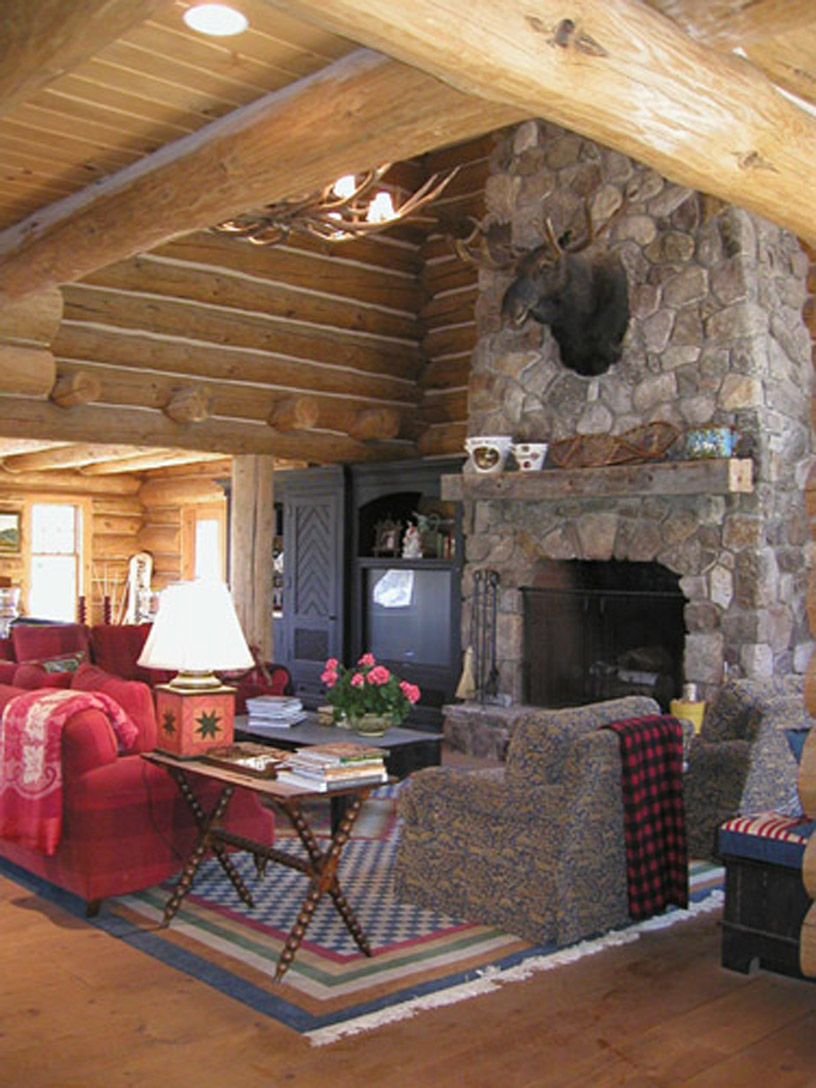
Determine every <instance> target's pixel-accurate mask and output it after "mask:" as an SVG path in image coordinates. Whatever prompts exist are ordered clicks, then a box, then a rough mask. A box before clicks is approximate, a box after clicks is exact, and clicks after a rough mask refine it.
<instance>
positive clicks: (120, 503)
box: [0, 471, 142, 623]
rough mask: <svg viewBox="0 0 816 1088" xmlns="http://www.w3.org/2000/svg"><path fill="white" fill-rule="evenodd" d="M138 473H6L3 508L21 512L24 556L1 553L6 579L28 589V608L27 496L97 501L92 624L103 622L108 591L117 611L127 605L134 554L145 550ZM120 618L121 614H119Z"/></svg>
mask: <svg viewBox="0 0 816 1088" xmlns="http://www.w3.org/2000/svg"><path fill="white" fill-rule="evenodd" d="M138 487H139V481H138V479H136V478H135V477H130V478H127V477H124V478H123V477H118V476H103V477H98V478H95V479H93V480H90V481H89V480H88V479H87V478H86V477H84V476H83V475H82V474H81V473H79V472H67V471H65V472H33V473H19V474H15V475H13V476H12V475H10V474H6V473H0V511H4V512H5V511H19V512H20V513H21V514H22V515H23V520H22V525H21V535H22V547H21V551H20V553H19V554H18V555H1V554H0V577H7V578H10V579H11V582H12V584H13V585H18V586H20V587H21V589H22V597H21V600H22V603H23V607H24V610H25V607H26V601H27V595H28V589H29V578H28V570H29V563H28V558H29V555H30V535H29V533H30V529H29V526H28V524H27V522H26V518H25V516H24V511H25V506H26V500H28V501H29V502H30V501H37V499H38V498H40V499H42V501H51V500H56V501H65V502H72V501H80V500H82V499H87V498H90V500H91V511H92V513H91V518H92V521H91V530H92V533H91V563H90V569H91V582H92V584H91V586H86V587H85V589H86V600H87V605H88V612H87V619H88V622H90V623H101V622H102V620H103V596H104V594H105V593H106V592H107V593H108V595H109V596H110V597H111V599H112V605H113V606H114V611H116V609H117V608H118V607H119V606H120V605H121V603H122V601H123V599H124V593H125V590H126V587H127V570H128V562H129V559H130V556H131V555H133V553H134V552H136V551H138V550H139V547H138V543H137V540H138V533H139V530H140V528H141V524H142V506H141V503H140V501H139V497H138V494H137V491H138ZM114 618H115V616H114Z"/></svg>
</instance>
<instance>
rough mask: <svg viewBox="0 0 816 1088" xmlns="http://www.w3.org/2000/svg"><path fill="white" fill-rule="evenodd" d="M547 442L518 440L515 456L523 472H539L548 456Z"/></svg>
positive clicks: (514, 448)
mask: <svg viewBox="0 0 816 1088" xmlns="http://www.w3.org/2000/svg"><path fill="white" fill-rule="evenodd" d="M548 445H549V443H547V442H516V443H515V444H514V446H513V456H514V457H515V459H516V463H517V464H518V467H519V468H520V469H521V471H522V472H538V470H539V469H540V468H541V466H542V465H543V464H544V458H545V457H546V456H547V449H548Z"/></svg>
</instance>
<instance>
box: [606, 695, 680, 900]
mask: <svg viewBox="0 0 816 1088" xmlns="http://www.w3.org/2000/svg"><path fill="white" fill-rule="evenodd" d="M602 728H604V729H611V730H613V732H615V733H617V735H618V740H619V741H620V752H621V764H622V767H623V777H622V789H623V827H624V835H625V839H626V869H627V876H628V880H629V913H630V914H631V916H632V918H633V919H635V920H638V919H641V918H650V917H651V916H652V915H653V914H659V913H660V912H661V911H663V910H665V908H666V907H667V906H669V905H670V904H674V905H675V906H678V907H685V906H688V854H687V850H686V822H685V813H684V810H683V731H682V727H681V725H680V723H679V722H678V720H677V719H676V718H673V717H670V716H669V715H668V714H664V715H658V714H655V715H652V716H650V717H646V718H628V719H627V720H626V721H620V722H612V723H611V724H610V725H606V726H603V727H602Z"/></svg>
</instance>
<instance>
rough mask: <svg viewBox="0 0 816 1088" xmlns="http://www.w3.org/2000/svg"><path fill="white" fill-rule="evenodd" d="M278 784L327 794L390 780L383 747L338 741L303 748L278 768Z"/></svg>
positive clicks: (293, 753) (375, 784)
mask: <svg viewBox="0 0 816 1088" xmlns="http://www.w3.org/2000/svg"><path fill="white" fill-rule="evenodd" d="M277 777H278V781H279V782H288V783H289V785H290V786H301V787H302V788H304V789H311V790H314V791H315V792H316V793H326V792H327V791H328V790H332V789H339V788H341V787H347V786H378V785H380V784H382V783H383V782H387V781H388V772H387V771H386V769H385V760H384V759H383V753H382V751H381V750H380V749H379V748H366V747H364V746H363V745H362V744H353V743H351V742H344V741H338V742H337V743H334V744H314V745H310V746H309V747H306V748H299V749H298V750H297V751H296V752H292V754H291V755H290V756H288V757H287V759H286V760H285V762H284V763H283V765H282V766H281V767H279V768H278V775H277Z"/></svg>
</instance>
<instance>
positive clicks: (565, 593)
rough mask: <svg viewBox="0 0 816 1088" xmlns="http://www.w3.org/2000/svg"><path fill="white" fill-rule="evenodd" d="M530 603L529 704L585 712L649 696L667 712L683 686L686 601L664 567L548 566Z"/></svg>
mask: <svg viewBox="0 0 816 1088" xmlns="http://www.w3.org/2000/svg"><path fill="white" fill-rule="evenodd" d="M535 581H536V585H535V586H528V587H524V588H523V589H522V597H523V602H524V652H523V682H524V701H525V702H526V703H528V704H530V705H533V706H546V707H560V706H580V705H582V704H584V703H590V702H596V701H598V700H601V699H613V698H618V697H619V696H622V695H650V696H652V698H654V699H656V700H657V701H658V702H659V703H660V705H661V707H662V708H663V709H664V710H668V708H669V702H670V700H671V699H674V698H678V697H679V696H680V693H681V687H682V683H683V649H684V644H685V622H684V619H683V609H684V606H685V603H686V600H685V597H684V595H683V593H682V592H681V590H680V585H679V582H680V579H679V576H678V575H675V574H672V572H671V571H669V570H667V569H666V568H665V567H663V566H661V565H660V564H659V563H630V562H618V561H610V562H600V561H594V560H564V561H548V562H546V563H543V564H541V567H540V569H539V571H538V572H537V576H536V579H535Z"/></svg>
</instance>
